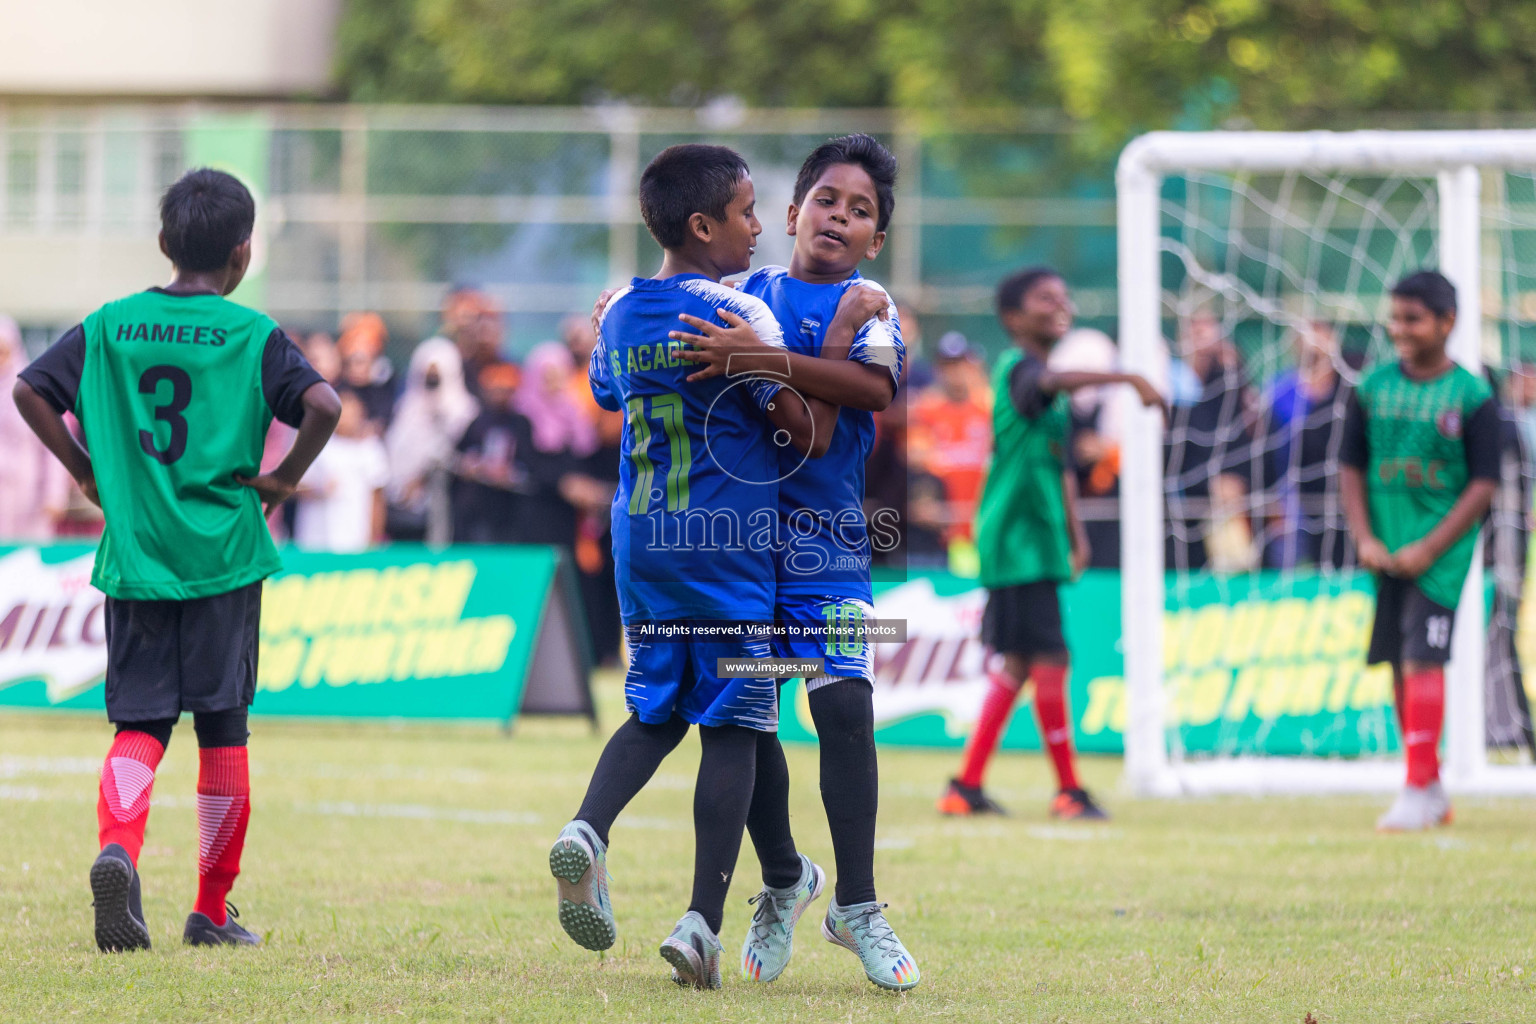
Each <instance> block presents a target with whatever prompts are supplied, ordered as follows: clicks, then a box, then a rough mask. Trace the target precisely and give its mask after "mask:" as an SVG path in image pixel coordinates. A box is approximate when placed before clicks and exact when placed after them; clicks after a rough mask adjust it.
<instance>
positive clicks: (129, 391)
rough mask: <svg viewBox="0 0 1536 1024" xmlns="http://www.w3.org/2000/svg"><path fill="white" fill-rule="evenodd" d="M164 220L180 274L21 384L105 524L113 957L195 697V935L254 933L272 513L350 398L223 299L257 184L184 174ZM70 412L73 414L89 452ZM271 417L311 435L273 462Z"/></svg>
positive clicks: (137, 920) (91, 320)
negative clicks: (258, 711) (237, 895)
mask: <svg viewBox="0 0 1536 1024" xmlns="http://www.w3.org/2000/svg"><path fill="white" fill-rule="evenodd" d="M160 220H161V231H160V251H161V252H163V253H165V255H166V256H167V257H168V258H169V259H170V261H171V263H172V265H173V270H174V275H173V277H172V279H171V283H170V284H168V285H166V286H165V287H164V288H151V289H150V290H148V291H145V292H139V293H138V294H136V295H130V296H128V297H127V298H124V299H119V300H118V301H116V302H110V303H108V304H107V305H105V306H103V307H101V308H100V309H98V310H97V311H96V312H94V313H92V314H91V315H90V316H88V317H86V318H85V320H84V321H83V322H82V323H81V324H79V325H78V326H76V327H74V328H72V329H70V330H69V331H68V332H66V333H65V334H64V336H63V337H62V338H60V339H59V341H58V342H56V343H55V344H54V345H53V346H52V347H51V348H49V349H48V351H46V352H44V353H43V354H42V355H41V356H39V357H38V359H37V360H36V361H35V362H33V363H32V365H30V366H28V367H27V368H26V369H25V370H23V371H22V373H21V379H20V380H19V381H18V382H17V384H16V388H15V398H16V407H17V409H18V410H20V412H21V414H22V416H23V417H24V418H25V419H26V421H27V423H28V425H30V426H31V427H32V429H33V430H34V431H35V432H36V433H37V435H38V437H40V438H41V439H42V441H43V443H44V444H46V445H47V446H48V448H49V450H51V451H52V452H53V454H54V455H55V456H57V457H58V459H59V461H60V462H62V463H63V464H64V467H65V468H66V469H68V470H69V472H70V474H71V475H72V476H73V477H74V478H75V481H76V482H77V483H78V484H79V485H80V488H81V490H83V491H84V492H85V494H86V496H87V497H89V498H90V499H91V500H92V501H95V502H96V503H97V504H99V505H100V506H101V509H102V513H103V515H104V516H105V519H106V528H105V531H104V532H103V534H102V538H101V544H100V546H99V547H98V548H97V551H96V567H95V571H94V572H93V574H92V577H91V582H92V583H93V584H94V585H95V586H96V587H97V589H99V590H101V591H102V592H103V593H104V594H106V595H107V602H106V610H105V616H106V621H105V626H106V634H107V678H106V691H107V692H106V703H107V717H108V718H109V719H110V720H111V721H112V722H113V723H114V724H115V725H116V726H117V736H116V738H115V739H114V741H113V743H112V749H111V751H110V752H109V753H108V754H107V759H106V763H105V764H104V765H103V766H102V772H101V789H100V793H99V796H98V800H97V807H96V816H97V822H98V825H99V827H100V840H101V852H100V854H99V855H98V856H97V858H96V861H95V863H94V864H93V865H92V866H91V892H92V895H93V896H94V897H95V902H94V906H95V916H96V945H97V946H98V947H99V948H100V949H101V950H102V951H104V952H120V951H124V950H129V949H148V948H149V944H150V940H149V929H148V928H147V927H146V925H145V922H144V913H143V906H142V901H141V898H140V893H139V874H138V858H139V851H140V849H141V848H142V847H143V845H144V826H145V823H146V820H147V819H148V816H149V800H150V793H151V791H152V789H153V788H154V781H155V768H156V767H157V766H158V765H159V763H160V758H161V757H162V756H163V755H164V753H165V747H166V744H167V743H169V742H170V738H171V730H172V728H173V727H174V726H175V724H176V720H177V718H178V716H179V715H180V714H181V713H182V712H183V711H189V712H191V713H192V716H193V728H194V729H195V730H196V732H197V741H198V748H199V771H198V781H197V826H198V838H199V851H198V852H199V857H198V874H199V884H198V894H197V900H196V903H195V905H194V909H193V911H192V913H191V914H190V915H189V916H188V918H187V922H186V926H185V929H184V930H183V939H184V940H185V941H186V942H188V943H190V944H192V945H245V944H248V945H256V944H258V943H259V942H260V941H261V940H260V937H259V936H257V935H255V934H254V933H252V932H249V931H247V930H246V929H244V928H242V927H241V926H240V924H239V923H238V922H237V921H236V920H235V915H234V914H233V913H229V912H227V909H226V904H225V897H226V896H227V895H228V894H229V890H230V888H231V887H232V886H233V885H234V882H235V877H236V876H237V875H238V874H239V873H240V853H241V850H242V849H243V847H244V844H245V831H246V824H247V822H248V821H249V818H250V773H249V767H248V761H247V757H246V740H247V738H248V735H249V734H248V732H247V731H246V712H247V708H248V707H249V706H250V703H251V700H252V698H253V697H254V696H255V693H256V644H257V625H258V622H259V620H260V616H261V581H262V580H263V579H265V578H266V577H267V576H270V575H271V574H272V573H274V572H276V571H277V570H278V569H279V568H281V562H280V561H279V559H278V555H277V548H276V547H275V546H274V545H273V543H272V536H271V534H270V533H269V532H268V530H267V524H266V518H265V515H264V514H263V513H264V508H265V510H266V511H270V510H271V509H273V508H275V507H276V506H277V505H279V504H281V503H282V502H283V501H284V500H286V499H287V498H288V497H289V496H290V495H291V494H292V493H293V492H294V490H295V488H297V486H298V483H299V479H300V478H301V477H302V476H303V475H304V471H305V470H306V469H308V468H309V465H310V463H311V462H313V461H314V458H315V456H316V455H318V454H319V452H320V450H321V449H322V448H323V447H325V442H326V441H327V440H328V439H329V438H330V436H331V431H332V430H333V429H334V428H335V426H336V421H337V418H338V417H339V415H340V409H341V406H340V401H339V400H338V399H337V397H336V393H335V392H334V391H333V390H331V387H330V385H328V384H326V383H325V381H324V380H323V379H322V378H321V377H320V375H319V374H318V373H316V372H315V371H314V369H312V368H311V367H310V365H309V364H308V363H307V362H306V361H305V360H304V357H303V356H302V355H300V354H299V350H298V348H297V346H295V345H294V343H293V342H292V341H291V340H290V339H289V338H288V336H287V335H285V334H284V333H283V331H282V330H281V329H280V328H279V327H278V326H277V324H276V323H275V322H274V321H273V320H272V319H271V318H270V317H268V316H266V315H265V314H262V313H258V312H256V311H255V310H251V309H246V308H245V307H243V306H238V305H236V304H235V303H233V302H230V301H228V300H227V299H225V298H224V296H226V295H228V294H229V293H230V292H232V291H234V290H235V288H236V286H238V285H239V284H240V281H241V279H242V278H243V277H244V276H245V271H246V268H247V266H249V264H250V261H251V231H252V228H253V226H254V224H255V220H256V204H255V201H254V200H253V199H252V198H251V194H250V192H249V191H247V190H246V188H245V186H244V185H242V184H241V183H240V182H239V181H237V180H236V179H235V178H233V177H231V176H230V175H228V174H224V173H222V172H220V171H213V170H208V169H206V168H205V169H201V170H194V171H189V172H188V173H187V174H185V175H183V176H182V177H181V179H180V180H179V181H177V182H176V183H175V184H174V185H172V186H171V187H170V188H169V189H168V190H167V191H166V193H165V196H164V198H163V199H162V200H161V203H160ZM66 412H73V413H74V414H75V416H76V417H77V418H78V419H79V421H80V425H81V427H82V429H83V431H84V435H85V437H84V440H85V444H84V447H82V446H81V444H80V443H79V442H78V441H76V439H75V437H74V435H73V434H71V433H70V431H69V428H68V427H67V426H66V425H65V422H64V419H63V415H64V413H66ZM273 417H276V418H278V419H280V420H282V421H283V422H284V423H287V424H288V425H290V426H293V427H297V428H298V436H297V438H295V440H294V443H293V448H292V450H291V451H290V452H289V453H288V455H287V457H286V458H285V459H284V460H283V462H282V464H281V465H279V466H278V467H277V468H276V469H275V470H273V471H272V472H271V473H269V474H262V473H260V462H261V451H262V445H263V442H264V440H265V438H266V435H267V428H268V426H270V425H271V422H272V419H273ZM232 909H233V908H228V910H232Z"/></svg>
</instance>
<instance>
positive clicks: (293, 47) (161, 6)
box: [0, 0, 341, 99]
mask: <svg viewBox="0 0 1536 1024" xmlns="http://www.w3.org/2000/svg"><path fill="white" fill-rule="evenodd" d="M340 12H341V2H340V0H240V2H239V3H197V2H194V0H133V2H132V3H122V2H120V0H118V2H114V0H50V2H49V3H46V4H43V3H21V2H12V3H7V4H6V5H5V8H4V23H5V30H4V31H3V32H0V95H4V96H12V97H19V96H34V97H51V98H58V97H92V98H98V99H99V98H108V97H110V98H122V97H139V98H144V97H157V98H211V97H224V98H241V99H251V98H263V99H270V98H282V97H293V96H315V95H319V94H323V93H325V92H326V91H327V90H328V89H329V87H330V84H331V54H332V50H333V46H334V43H335V36H336V21H337V18H338V16H339V15H340Z"/></svg>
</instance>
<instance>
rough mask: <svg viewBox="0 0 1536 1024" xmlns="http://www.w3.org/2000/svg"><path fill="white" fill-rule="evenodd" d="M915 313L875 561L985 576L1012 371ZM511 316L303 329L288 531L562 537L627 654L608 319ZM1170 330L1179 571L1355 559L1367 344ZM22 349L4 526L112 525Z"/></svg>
mask: <svg viewBox="0 0 1536 1024" xmlns="http://www.w3.org/2000/svg"><path fill="white" fill-rule="evenodd" d="M901 319H902V324H903V327H904V333H905V337H906V344H907V349H908V361H907V364H906V365H907V379H906V381H905V385H904V387H903V388H902V391H901V394H900V397H899V398H898V401H897V402H895V403H893V404H892V406H891V407H890V408H889V409H887V410H886V411H885V412H883V413H881V414H879V415H878V417H877V435H876V443H875V448H874V451H873V453H872V454H871V456H870V460H869V465H868V467H867V472H866V480H867V486H866V492H867V499H866V500H867V504H868V509H867V511H869V512H870V513H871V514H873V512H874V511H875V509H877V508H887V509H897V510H901V514H900V521H901V522H902V523H904V525H905V529H904V530H902V531H900V533H899V536H900V540H899V543H898V544H897V546H896V548H895V549H893V550H888V551H879V550H877V552H876V558H877V562H883V563H885V564H887V565H896V566H907V567H911V568H913V569H930V568H947V569H949V570H951V571H954V572H956V573H959V574H962V575H972V574H974V572H975V569H976V563H975V559H976V555H975V548H974V546H973V544H972V540H971V520H972V518H973V515H974V513H975V509H976V503H977V500H978V498H979V497H980V493H981V487H982V483H983V481H984V478H985V474H986V469H987V464H988V460H989V458H990V456H991V443H992V427H991V408H992V400H993V395H992V385H991V382H990V381H989V380H988V371H987V368H986V365H985V360H984V358H983V355H982V353H981V352H980V350H979V349H978V348H977V347H976V346H974V345H973V344H971V342H970V341H968V340H967V339H966V338H965V337H964V336H962V335H961V334H959V333H957V332H949V333H946V334H943V335H942V336H940V337H938V338H936V339H925V338H924V337H923V335H922V331H921V326H920V320H919V317H918V316H917V315H916V314H914V313H913V312H911V311H909V310H902V312H901ZM504 330H505V319H504V317H503V314H502V311H501V310H500V309H499V308H498V307H497V306H496V304H495V303H494V302H493V301H492V300H491V298H490V297H489V296H487V295H486V294H484V293H482V292H480V291H477V290H473V289H461V290H457V291H455V292H453V293H452V294H450V295H449V296H448V298H447V300H446V301H445V303H444V306H443V310H442V322H441V326H440V328H439V329H438V331H437V332H436V334H434V336H432V337H430V338H427V339H426V340H424V341H421V342H419V343H418V344H416V346H415V348H414V349H413V350H412V351H411V354H410V357H409V361H408V363H407V365H406V366H405V368H404V371H403V373H402V372H399V371H398V370H397V368H396V367H395V366H394V365H393V364H392V363H391V361H390V359H389V357H388V354H387V350H388V348H389V330H388V327H387V326H386V324H385V321H384V319H383V318H382V317H381V316H379V315H378V314H376V313H370V312H359V313H353V314H350V315H348V316H347V317H345V318H344V319H343V320H342V322H341V323H340V324H339V325H338V326H337V330H336V331H335V333H334V334H332V333H330V332H326V331H315V332H308V333H296V334H294V337H295V340H296V341H298V342H299V344H300V346H301V348H302V349H303V351H304V353H305V355H306V356H307V357H308V359H309V360H310V362H311V363H312V364H313V365H314V366H315V368H316V369H317V370H318V371H319V372H320V373H321V374H322V375H323V376H324V377H325V378H326V379H327V380H329V381H331V382H332V383H333V384H334V385H335V387H336V388H337V391H338V392H339V393H340V394H341V396H342V402H343V412H342V418H341V422H340V425H339V426H338V428H337V431H336V435H335V438H334V439H333V440H332V441H331V443H330V444H329V445H328V446H327V448H326V449H325V450H324V452H323V453H322V454H321V456H320V457H319V459H317V460H316V462H315V464H314V466H313V467H312V468H311V470H310V472H309V473H308V475H307V476H306V477H305V479H304V482H303V486H302V488H301V490H300V492H299V494H298V495H297V496H296V497H295V498H294V499H293V500H292V501H291V502H290V503H289V505H288V506H286V507H285V508H284V509H283V510H282V511H281V513H280V514H279V515H278V516H275V517H274V520H273V530H274V533H275V534H276V535H278V536H279V538H280V539H281V538H287V539H290V540H291V541H292V542H293V543H294V544H296V545H298V546H300V547H302V548H306V549H311V550H319V551H341V552H347V551H360V550H364V549H367V548H369V547H371V546H373V545H375V544H379V543H384V542H387V541H418V542H425V543H429V544H447V543H477V544H478V543H486V544H551V545H558V546H561V547H563V548H565V549H567V551H568V552H569V555H570V557H571V560H572V562H573V564H574V565H575V567H576V569H577V570H578V578H579V580H580V584H581V590H582V597H583V600H584V603H585V606H586V614H587V617H588V620H589V623H590V625H591V629H592V636H593V638H594V646H595V648H596V654H597V656H598V658H599V660H607V659H610V658H613V657H615V656H616V655H617V651H618V640H619V628H618V605H617V599H616V596H615V588H614V580H613V562H612V557H611V538H610V536H609V504H610V502H611V500H612V497H613V493H614V489H615V485H616V483H617V480H618V472H619V440H620V435H621V432H622V427H623V417H622V415H621V414H619V413H610V412H606V411H604V410H602V409H600V408H599V407H598V406H597V404H596V402H595V401H594V400H593V398H592V394H591V391H590V389H589V387H588V385H587V377H586V367H587V362H588V359H589V357H590V355H591V353H592V349H593V348H594V346H595V345H596V337H595V335H594V334H593V331H592V328H591V325H590V322H589V318H588V316H587V315H586V314H585V313H579V314H573V315H571V316H569V317H567V318H565V320H564V321H563V322H562V324H561V329H560V334H561V337H560V338H559V339H558V340H550V341H547V342H544V343H543V344H539V345H536V346H534V347H533V348H532V349H531V350H530V351H528V352H527V353H526V354H525V355H524V356H523V358H522V359H521V360H520V361H513V360H511V359H510V358H508V356H507V354H506V352H505V349H504V345H503V342H504ZM1171 349H1172V351H1171V352H1170V356H1169V359H1168V362H1167V365H1166V366H1165V367H1164V368H1163V370H1162V373H1161V374H1160V376H1161V380H1160V381H1158V382H1156V383H1159V385H1160V387H1161V389H1162V390H1163V391H1164V393H1165V394H1166V395H1168V396H1169V398H1170V404H1171V409H1172V413H1171V418H1170V421H1169V424H1168V428H1169V429H1168V431H1167V438H1168V443H1167V447H1166V460H1167V461H1166V473H1165V497H1166V500H1167V509H1168V540H1167V550H1166V552H1165V554H1166V558H1167V564H1168V567H1169V568H1170V569H1178V570H1191V571H1193V570H1200V569H1210V570H1212V571H1217V572H1240V571H1247V570H1250V569H1255V568H1260V567H1267V568H1281V569H1285V568H1295V567H1300V566H1306V565H1318V566H1326V567H1334V568H1339V567H1343V566H1347V565H1352V564H1353V552H1352V550H1351V548H1350V544H1349V540H1348V536H1347V532H1346V530H1345V527H1344V518H1343V512H1342V509H1341V507H1340V504H1339V500H1338V494H1337V490H1336V485H1335V480H1336V477H1337V474H1336V473H1335V472H1334V471H1333V470H1334V467H1335V465H1336V454H1337V449H1338V445H1339V441H1340V437H1341V431H1342V426H1343V422H1344V412H1345V409H1346V406H1347V401H1348V396H1349V389H1350V387H1351V382H1352V381H1353V380H1354V379H1355V377H1356V371H1357V370H1358V369H1359V367H1360V364H1361V362H1362V360H1361V359H1360V358H1358V357H1357V356H1356V355H1355V354H1354V353H1346V352H1344V351H1342V350H1341V348H1340V344H1339V339H1338V337H1337V335H1336V332H1335V329H1334V328H1333V327H1332V326H1330V325H1329V324H1326V323H1308V324H1304V325H1301V326H1299V327H1297V328H1295V329H1293V330H1292V331H1291V332H1290V345H1289V352H1288V353H1287V354H1286V355H1285V357H1284V358H1281V359H1278V360H1275V365H1276V367H1284V369H1283V370H1280V369H1275V370H1274V371H1273V372H1270V373H1268V374H1256V373H1253V372H1250V370H1249V368H1247V367H1245V365H1244V360H1243V358H1242V356H1241V355H1240V352H1239V349H1238V347H1237V346H1236V345H1234V344H1233V343H1232V341H1231V340H1230V339H1229V338H1228V336H1227V333H1226V332H1225V331H1224V330H1223V325H1222V324H1221V322H1220V321H1219V320H1218V319H1217V318H1216V317H1215V316H1214V315H1211V314H1208V313H1203V312H1195V313H1194V314H1192V315H1190V316H1188V317H1186V318H1184V319H1183V320H1182V321H1181V323H1180V326H1179V336H1178V338H1177V340H1176V343H1175V344H1174V345H1173V346H1171ZM26 361H27V354H26V353H25V352H24V351H23V347H22V341H21V334H20V331H19V330H18V329H17V325H16V324H15V322H14V321H12V320H10V319H9V318H6V317H0V396H3V398H0V450H3V451H4V452H5V453H6V455H5V458H3V459H0V542H17V541H21V542H37V541H47V540H51V539H54V538H69V537H92V536H94V535H95V534H97V533H99V532H100V517H99V513H98V512H97V511H96V510H95V508H94V507H93V506H91V505H90V504H89V502H87V501H86V500H85V499H84V497H83V496H82V495H81V494H80V493H79V491H78V489H76V488H75V487H74V485H73V482H72V481H71V480H70V479H69V477H68V476H67V474H65V472H64V470H63V469H62V467H60V466H59V465H58V463H57V462H55V461H54V460H53V459H52V458H51V457H50V456H49V455H48V453H47V452H46V450H44V449H43V448H42V446H41V445H40V444H39V443H37V442H36V440H35V439H34V438H33V436H32V434H31V432H30V431H29V430H28V429H27V427H26V425H25V424H24V423H23V422H22V421H21V418H20V416H19V414H18V413H17V412H16V410H15V407H14V405H13V403H12V402H11V399H10V393H11V387H12V385H13V384H14V381H15V377H16V374H17V373H18V372H19V371H20V370H21V368H22V367H23V366H24V365H25V364H26ZM1052 365H1053V366H1055V367H1056V368H1058V369H1077V370H1097V371H1110V370H1114V369H1116V368H1117V367H1118V352H1117V349H1116V346H1115V344H1114V342H1113V341H1112V340H1111V339H1110V338H1109V337H1108V336H1107V335H1105V334H1104V333H1102V332H1100V331H1097V330H1093V329H1091V328H1077V329H1075V330H1073V331H1071V332H1070V333H1069V334H1068V335H1067V336H1066V337H1065V338H1063V339H1062V341H1061V342H1060V343H1059V344H1058V346H1057V348H1056V350H1055V352H1054V353H1053V355H1052ZM1516 369H1521V368H1516ZM1256 379H1258V380H1261V381H1262V383H1255V380H1256ZM1533 380H1536V377H1533V376H1532V375H1531V374H1530V373H1524V372H1515V373H1510V374H1509V375H1508V378H1507V387H1506V388H1505V390H1504V397H1505V400H1506V408H1507V409H1509V410H1510V412H1509V413H1508V414H1507V418H1508V422H1509V424H1510V429H1509V433H1510V435H1511V438H1512V441H1511V443H1512V445H1513V446H1514V447H1515V449H1516V450H1518V448H1519V447H1520V445H1519V441H1520V440H1524V441H1527V442H1528V441H1530V440H1532V439H1536V387H1533V386H1532V381H1533ZM1072 419H1073V432H1072V436H1071V439H1070V452H1068V453H1066V455H1067V456H1068V459H1069V462H1070V466H1071V472H1073V473H1074V474H1075V475H1076V477H1077V482H1078V489H1079V494H1080V500H1079V511H1080V514H1081V515H1082V517H1083V519H1084V521H1085V525H1086V527H1087V530H1088V534H1089V539H1090V543H1091V544H1092V548H1093V557H1092V564H1093V565H1094V566H1096V567H1101V568H1115V567H1118V565H1119V560H1120V541H1119V478H1120V450H1121V442H1122V439H1123V436H1124V435H1123V430H1124V427H1123V423H1122V413H1121V402H1120V401H1119V400H1118V398H1117V395H1116V394H1115V392H1114V390H1113V389H1097V390H1089V391H1081V392H1078V393H1077V394H1076V395H1075V396H1074V397H1073V403H1072ZM292 433H293V432H292V430H291V429H290V428H288V427H285V426H283V425H282V424H279V423H274V424H273V427H272V431H271V434H270V435H269V437H268V441H267V449H266V454H265V457H264V460H263V463H264V464H263V468H264V469H269V468H271V467H272V466H274V465H276V463H277V462H278V461H279V460H280V459H281V457H282V455H283V453H284V452H286V450H287V448H288V446H289V444H290V442H291V439H292ZM1526 450H1527V451H1528V450H1529V448H1528V447H1527V449H1526Z"/></svg>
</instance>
